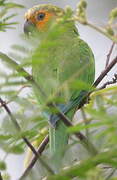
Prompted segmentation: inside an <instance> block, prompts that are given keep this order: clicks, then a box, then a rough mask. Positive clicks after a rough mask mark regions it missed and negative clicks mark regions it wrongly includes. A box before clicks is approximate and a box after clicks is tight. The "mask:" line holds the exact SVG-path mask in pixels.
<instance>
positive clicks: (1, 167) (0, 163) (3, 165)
mask: <svg viewBox="0 0 117 180" xmlns="http://www.w3.org/2000/svg"><path fill="white" fill-rule="evenodd" d="M6 168H7V166H6V163H5V162H4V161H0V170H1V171H5V170H6Z"/></svg>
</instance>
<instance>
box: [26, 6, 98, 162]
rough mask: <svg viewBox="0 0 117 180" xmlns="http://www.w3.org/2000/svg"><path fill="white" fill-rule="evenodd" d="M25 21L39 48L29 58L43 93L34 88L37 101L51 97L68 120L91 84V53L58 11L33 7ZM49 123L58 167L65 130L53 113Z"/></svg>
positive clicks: (70, 23) (52, 148) (51, 147)
mask: <svg viewBox="0 0 117 180" xmlns="http://www.w3.org/2000/svg"><path fill="white" fill-rule="evenodd" d="M25 18H26V22H25V24H24V32H25V33H27V34H30V32H32V31H33V30H34V29H35V30H36V31H37V32H38V37H37V38H38V39H39V46H38V47H37V49H36V50H35V53H34V55H33V56H32V74H33V78H34V80H35V81H36V83H38V84H39V86H40V87H41V89H42V91H43V92H44V93H45V94H44V95H43V93H42V92H39V90H37V89H36V90H35V88H34V91H35V93H36V95H37V98H38V101H39V102H40V104H44V103H45V102H46V101H47V98H48V97H49V98H50V99H51V98H52V102H54V103H55V104H56V106H57V107H58V108H59V109H60V110H61V111H62V112H63V113H65V115H66V116H67V117H68V118H69V119H70V120H72V118H73V115H74V113H75V110H76V108H77V106H78V105H79V103H80V101H81V100H82V96H83V94H84V92H86V91H88V90H90V87H91V85H92V83H93V81H94V76H95V63H94V55H93V53H92V50H91V49H90V47H89V46H88V44H87V43H86V42H84V41H83V40H81V39H80V36H79V33H78V31H77V28H76V26H75V22H74V21H73V20H70V18H68V17H67V15H66V12H65V10H64V9H62V8H59V7H57V6H54V5H51V4H41V5H37V6H34V7H33V8H31V9H29V10H28V11H27V13H26V15H25ZM68 19H69V20H68ZM78 82H79V83H78ZM83 83H84V86H81V85H82V84H83ZM79 84H80V88H78V87H77V86H78V85H79ZM86 84H87V87H86ZM54 111H55V110H54ZM49 121H50V124H51V125H52V126H51V125H50V131H49V135H50V149H51V153H52V157H53V158H54V159H55V160H56V162H57V163H58V164H59V165H60V162H61V161H62V158H63V154H64V151H65V148H66V145H67V142H68V135H67V127H66V126H65V125H64V123H63V122H62V120H61V119H60V118H58V117H57V115H56V113H55V112H53V113H52V114H51V115H50V119H49Z"/></svg>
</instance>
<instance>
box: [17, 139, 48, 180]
mask: <svg viewBox="0 0 117 180" xmlns="http://www.w3.org/2000/svg"><path fill="white" fill-rule="evenodd" d="M48 142H49V136H46V137H45V139H44V140H43V141H42V143H41V144H40V146H39V147H38V150H37V152H38V154H40V155H41V154H42V152H43V151H44V149H45V147H46V145H47V144H48ZM36 161H37V156H34V157H33V158H32V160H31V162H30V163H29V165H28V167H27V168H26V169H25V171H24V173H23V174H22V176H21V177H20V178H19V180H23V178H25V177H26V176H27V175H28V173H29V172H30V170H31V169H32V168H33V166H34V165H35V163H36Z"/></svg>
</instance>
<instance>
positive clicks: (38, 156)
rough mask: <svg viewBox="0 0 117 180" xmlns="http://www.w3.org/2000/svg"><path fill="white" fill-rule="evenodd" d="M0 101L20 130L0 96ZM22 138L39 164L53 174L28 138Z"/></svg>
mask: <svg viewBox="0 0 117 180" xmlns="http://www.w3.org/2000/svg"><path fill="white" fill-rule="evenodd" d="M0 103H1V105H2V107H3V108H4V109H5V111H6V112H7V113H8V115H9V117H10V119H11V121H12V122H13V124H14V125H15V127H16V129H17V131H19V132H21V128H20V126H19V124H18V122H17V120H16V119H15V117H14V116H13V115H12V113H11V111H10V109H9V108H8V106H7V105H6V103H5V102H4V101H3V100H2V98H0ZM22 139H23V141H24V142H25V143H26V144H27V146H28V147H29V148H30V150H31V151H32V152H33V154H35V157H36V158H37V159H39V161H40V162H41V164H42V165H43V166H44V167H45V168H46V170H48V172H49V173H51V174H54V172H53V170H52V169H51V168H50V167H49V166H48V165H47V164H46V163H45V162H44V161H43V160H42V159H41V158H40V154H38V152H37V151H36V150H35V148H34V147H33V145H32V144H31V143H30V142H29V141H28V139H27V138H26V137H25V136H22Z"/></svg>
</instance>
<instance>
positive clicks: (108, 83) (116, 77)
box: [99, 74, 117, 89]
mask: <svg viewBox="0 0 117 180" xmlns="http://www.w3.org/2000/svg"><path fill="white" fill-rule="evenodd" d="M115 83H117V74H114V77H113V78H112V80H111V81H107V82H106V83H104V84H103V85H102V86H101V87H100V88H99V89H104V88H106V86H108V85H111V84H115Z"/></svg>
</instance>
